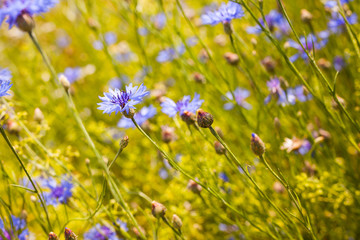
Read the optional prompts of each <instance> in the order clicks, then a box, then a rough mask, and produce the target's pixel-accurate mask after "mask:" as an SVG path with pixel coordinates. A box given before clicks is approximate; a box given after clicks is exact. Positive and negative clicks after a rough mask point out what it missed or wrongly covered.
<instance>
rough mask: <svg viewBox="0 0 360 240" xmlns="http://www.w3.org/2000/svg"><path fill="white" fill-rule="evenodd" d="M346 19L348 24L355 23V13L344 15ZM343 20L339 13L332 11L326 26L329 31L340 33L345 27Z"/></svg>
mask: <svg viewBox="0 0 360 240" xmlns="http://www.w3.org/2000/svg"><path fill="white" fill-rule="evenodd" d="M346 19H347V21H348V22H349V24H350V25H353V24H356V23H357V15H356V14H355V13H353V14H351V15H350V16H347V17H346ZM345 25H346V23H345V20H344V18H343V17H342V16H341V15H340V13H337V12H332V14H331V19H330V20H329V22H328V28H329V30H330V31H331V32H333V33H336V34H339V33H342V32H343V31H344V29H345Z"/></svg>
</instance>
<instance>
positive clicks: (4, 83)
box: [0, 68, 12, 97]
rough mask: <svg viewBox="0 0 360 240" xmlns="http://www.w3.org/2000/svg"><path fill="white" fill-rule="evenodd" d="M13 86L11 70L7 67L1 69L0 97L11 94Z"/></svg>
mask: <svg viewBox="0 0 360 240" xmlns="http://www.w3.org/2000/svg"><path fill="white" fill-rule="evenodd" d="M11 86H12V84H11V72H10V71H9V70H7V69H6V68H5V69H0V97H3V96H7V95H9V93H8V91H9V89H10V88H11Z"/></svg>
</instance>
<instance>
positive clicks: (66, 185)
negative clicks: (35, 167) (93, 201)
mask: <svg viewBox="0 0 360 240" xmlns="http://www.w3.org/2000/svg"><path fill="white" fill-rule="evenodd" d="M40 185H41V186H43V187H44V188H48V189H49V190H50V191H49V192H44V193H43V195H44V198H45V202H46V204H47V205H53V206H57V205H58V204H59V203H61V204H67V202H68V200H69V198H70V197H72V188H73V184H72V183H71V181H70V179H69V178H66V177H65V176H64V177H63V179H62V180H61V183H60V184H59V183H57V182H56V180H55V179H54V178H52V177H49V178H43V177H42V178H40Z"/></svg>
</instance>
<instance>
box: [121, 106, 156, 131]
mask: <svg viewBox="0 0 360 240" xmlns="http://www.w3.org/2000/svg"><path fill="white" fill-rule="evenodd" d="M155 115H156V108H155V107H154V106H153V105H150V106H149V107H143V108H142V109H141V110H140V111H138V112H136V113H135V115H134V119H135V121H136V122H137V124H139V125H141V124H143V123H144V122H146V121H147V120H148V119H149V118H152V117H154V116H155ZM117 126H118V127H119V128H134V127H135V125H134V123H133V122H132V121H131V119H129V118H126V117H124V116H123V117H122V118H121V119H120V121H119V122H118V124H117Z"/></svg>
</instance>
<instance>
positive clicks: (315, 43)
mask: <svg viewBox="0 0 360 240" xmlns="http://www.w3.org/2000/svg"><path fill="white" fill-rule="evenodd" d="M318 35H319V40H318V39H317V37H316V36H315V35H313V34H309V35H308V36H307V37H304V36H302V37H300V42H301V45H302V46H304V48H305V49H306V50H307V51H308V52H309V53H311V51H315V50H319V49H321V48H323V47H324V46H325V45H326V43H327V40H328V39H327V37H328V36H329V34H328V32H327V31H322V32H320V33H319V34H318ZM287 42H288V44H289V47H291V48H295V49H296V50H297V51H298V53H297V54H295V55H293V56H291V57H290V61H291V62H295V61H296V60H297V59H298V58H299V57H301V58H302V59H303V60H305V61H307V60H308V56H307V54H306V52H305V51H304V49H303V48H302V46H301V45H300V44H299V43H298V42H296V41H294V40H291V39H290V40H288V41H287Z"/></svg>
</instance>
